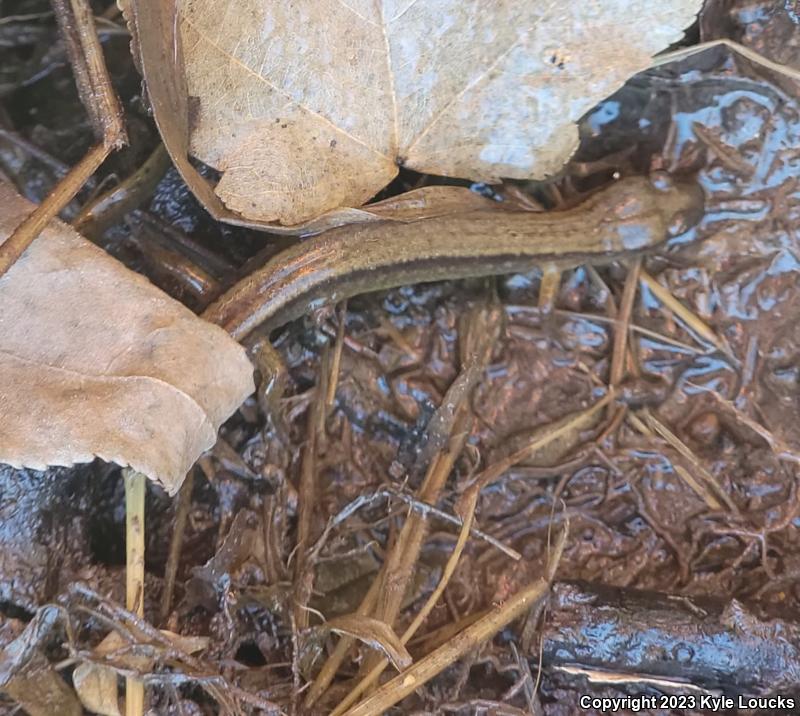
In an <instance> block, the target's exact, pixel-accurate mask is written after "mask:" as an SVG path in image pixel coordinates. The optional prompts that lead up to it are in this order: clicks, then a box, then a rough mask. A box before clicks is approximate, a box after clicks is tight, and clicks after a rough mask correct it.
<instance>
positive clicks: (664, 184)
mask: <svg viewBox="0 0 800 716" xmlns="http://www.w3.org/2000/svg"><path fill="white" fill-rule="evenodd" d="M650 183H651V184H652V185H653V188H654V189H656V190H658V191H663V192H667V191H670V190H671V189H674V188H675V182H674V181H672V177H671V176H670V175H669V174H667V173H666V172H664V171H655V172H653V173H652V174H651V175H650Z"/></svg>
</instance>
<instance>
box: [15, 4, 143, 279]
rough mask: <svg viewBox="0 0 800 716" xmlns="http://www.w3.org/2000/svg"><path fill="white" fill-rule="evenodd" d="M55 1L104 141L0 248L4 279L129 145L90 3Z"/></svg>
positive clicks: (81, 89) (80, 88)
mask: <svg viewBox="0 0 800 716" xmlns="http://www.w3.org/2000/svg"><path fill="white" fill-rule="evenodd" d="M51 3H52V5H53V10H54V11H55V13H56V19H57V20H58V25H59V29H60V30H61V35H62V37H63V38H64V44H65V46H66V48H67V55H68V56H69V60H70V64H71V65H72V70H73V73H74V75H75V83H76V85H77V86H78V93H79V94H80V97H81V101H82V102H83V105H84V107H86V111H87V113H88V114H89V119H90V120H91V122H92V126H93V127H94V131H95V135H96V137H97V138H98V139H100V140H101V141H100V142H99V143H98V144H96V145H95V146H94V147H92V148H91V149H90V150H89V152H88V153H87V154H86V156H85V157H84V158H83V159H81V161H80V162H78V163H77V164H76V165H75V166H74V167H73V168H72V169H71V170H70V171H69V172H68V173H67V175H66V176H65V177H64V178H63V179H62V180H61V181H60V182H59V183H58V184H56V186H55V188H54V189H53V191H51V192H50V194H49V195H48V196H47V198H46V199H45V200H44V201H43V202H42V203H41V204H40V205H39V206H38V207H37V208H36V209H35V210H34V211H33V213H31V215H30V216H28V218H27V219H25V220H24V221H23V222H22V223H21V224H20V225H19V226H18V227H17V228H16V229H15V230H14V233H13V234H11V236H10V237H9V238H8V240H7V241H6V242H5V243H4V244H2V245H1V246H0V277H2V276H3V274H5V273H6V271H8V269H10V268H11V267H12V266H13V265H14V263H16V261H17V259H19V257H20V256H22V254H23V253H24V251H25V249H27V248H28V246H30V244H31V242H33V240H34V239H35V238H36V237H37V236H38V235H39V234H40V233H41V232H42V230H43V229H44V227H45V226H47V224H48V223H50V220H51V219H53V218H54V217H55V216H56V214H58V212H59V211H61V209H63V208H64V207H65V206H66V205H67V204H68V203H69V202H70V201H71V200H72V198H73V197H74V196H75V195H76V194H77V193H78V191H79V190H80V188H81V187H82V186H83V185H84V184H85V183H86V181H87V180H88V179H89V177H91V176H92V174H94V172H95V171H96V170H97V168H98V167H99V166H100V165H101V164H102V163H103V160H104V159H105V158H106V157H107V156H108V155H109V153H110V152H111V151H112V150H114V149H118V148H119V147H121V146H123V145H124V144H125V143H126V142H127V137H126V135H125V125H124V124H123V119H122V109H121V107H120V104H119V100H118V99H117V96H116V94H114V90H113V88H112V87H111V79H110V78H109V75H108V70H107V69H106V65H105V60H104V59H103V51H102V49H101V47H100V41H99V40H98V39H97V33H96V31H95V26H94V16H93V15H92V9H91V7H90V6H89V2H88V0H51Z"/></svg>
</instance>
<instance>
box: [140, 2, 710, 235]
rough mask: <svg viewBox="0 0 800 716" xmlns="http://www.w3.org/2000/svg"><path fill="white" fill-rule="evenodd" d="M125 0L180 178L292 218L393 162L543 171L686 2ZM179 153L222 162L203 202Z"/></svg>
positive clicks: (474, 174) (255, 212)
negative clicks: (217, 178)
mask: <svg viewBox="0 0 800 716" xmlns="http://www.w3.org/2000/svg"><path fill="white" fill-rule="evenodd" d="M131 4H132V7H131V8H130V11H131V12H130V13H129V15H130V14H132V16H133V17H134V18H135V19H136V22H135V29H136V32H137V36H138V38H139V43H140V46H139V49H140V51H141V65H142V68H143V71H144V74H145V78H146V80H147V83H148V91H149V94H150V97H151V99H152V100H153V106H154V110H155V114H156V119H157V122H158V124H159V127H160V129H161V131H162V135H163V136H164V140H165V142H166V144H167V147H168V149H169V150H170V153H171V154H172V156H173V159H175V161H176V163H177V164H178V166H179V168H180V169H181V171H182V173H183V174H184V177H185V178H187V181H188V182H189V184H190V185H191V186H192V187H193V189H194V190H195V191H197V192H198V194H199V195H200V197H201V199H202V200H203V201H204V203H206V204H207V205H208V206H209V207H210V208H211V209H212V210H215V209H217V210H219V209H222V211H219V212H217V215H218V216H219V217H220V218H226V215H227V217H228V218H229V217H231V216H235V215H237V214H238V215H239V216H240V218H241V219H242V220H244V221H251V222H252V221H255V222H264V223H266V222H272V221H279V222H280V223H282V224H295V223H298V222H303V221H306V220H309V219H312V218H314V217H317V216H320V215H322V214H324V213H325V212H336V211H337V210H338V209H339V208H341V207H357V206H359V205H361V204H363V203H364V202H365V201H367V200H368V199H369V198H370V197H372V196H373V195H374V194H375V193H376V192H377V191H378V190H380V189H381V188H382V187H383V186H384V185H385V184H387V183H388V182H389V181H390V180H391V179H392V178H393V177H394V176H395V175H396V174H397V166H398V165H399V164H403V165H405V166H408V167H411V168H412V169H416V170H418V171H422V172H430V173H434V174H442V175H447V176H458V177H465V178H469V179H473V180H496V179H498V178H499V177H510V178H518V179H522V178H541V177H544V176H546V175H548V174H551V173H553V172H555V171H556V170H558V169H559V168H560V167H561V166H562V164H563V163H564V162H565V160H566V159H567V158H568V157H569V155H570V154H571V153H572V151H573V150H574V148H575V145H576V142H577V130H576V126H575V122H576V120H578V119H579V118H580V116H581V115H583V114H584V113H585V112H586V111H587V110H588V109H590V108H591V107H592V106H593V105H594V104H595V103H596V102H597V101H599V100H600V99H602V98H603V97H606V96H607V95H609V94H610V93H611V92H613V91H614V90H615V89H617V88H618V87H619V86H620V85H621V84H622V83H623V82H624V81H625V80H626V79H628V78H629V77H630V76H631V75H633V74H634V73H636V72H638V71H640V70H642V69H644V68H645V67H647V66H648V64H649V62H650V59H651V57H652V56H653V54H655V53H656V52H658V51H660V50H662V49H664V48H665V47H667V46H668V45H669V44H670V43H672V42H675V41H677V40H679V39H680V38H681V36H682V31H683V29H684V28H685V27H686V26H688V25H689V24H691V22H692V21H693V20H694V18H695V15H696V13H697V12H698V10H699V9H700V6H701V4H702V3H701V2H700V0H664V1H663V2H659V3H651V2H643V0H633V1H631V0H603V1H602V2H588V3H565V2H557V1H555V0H496V1H494V2H488V3H487V2H483V3H478V2H464V0H425V1H424V2H423V1H422V0H359V1H358V2H355V1H348V2H343V0H295V1H294V2H291V3H286V2H281V0H185V1H184V2H181V3H179V4H178V5H177V6H176V5H175V4H173V3H149V2H143V1H142V0H136V1H133V0H131ZM153 6H161V7H153ZM173 71H174V72H175V73H177V74H176V76H175V77H174V78H172V79H170V78H169V75H170V74H171V72H173ZM187 97H188V99H187ZM187 150H191V153H192V154H193V155H194V156H196V157H197V158H199V159H202V160H203V161H204V162H206V163H208V164H210V165H211V166H213V167H215V168H217V169H218V170H220V172H222V177H221V179H220V181H219V183H218V184H217V186H216V187H215V190H214V191H215V192H216V193H215V194H213V197H214V198H213V199H212V198H210V197H211V195H212V192H211V191H210V189H209V186H208V185H207V184H205V187H204V188H201V187H200V186H199V185H198V180H200V177H199V174H198V173H197V172H196V171H195V170H193V169H191V168H190V165H189V163H188V161H187V160H186V157H185V153H186V151H187Z"/></svg>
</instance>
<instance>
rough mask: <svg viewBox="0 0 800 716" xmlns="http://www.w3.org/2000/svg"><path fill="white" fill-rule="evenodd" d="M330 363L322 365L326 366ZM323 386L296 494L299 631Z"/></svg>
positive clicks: (307, 578)
mask: <svg viewBox="0 0 800 716" xmlns="http://www.w3.org/2000/svg"><path fill="white" fill-rule="evenodd" d="M326 362H327V361H323V364H324V363H326ZM323 389H324V387H323V386H318V388H317V390H316V391H315V392H314V397H313V398H312V401H311V405H310V406H309V408H308V421H307V423H308V428H307V432H308V434H307V437H306V445H305V450H304V451H303V459H302V463H301V466H300V485H299V488H298V491H297V493H298V494H297V504H298V516H297V547H296V552H295V569H294V585H295V589H294V592H295V605H294V619H295V623H296V625H297V629H298V630H303V629H306V628H308V610H307V609H306V605H307V604H308V599H309V597H310V596H311V579H312V578H313V571H312V570H311V569H310V565H309V564H308V550H309V547H310V546H311V544H312V541H313V540H312V538H311V529H312V526H313V516H314V505H315V504H316V491H317V490H316V473H317V444H318V438H319V435H320V413H322V414H323V415H324V396H323Z"/></svg>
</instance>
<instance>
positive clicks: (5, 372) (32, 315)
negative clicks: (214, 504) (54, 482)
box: [0, 182, 254, 492]
mask: <svg viewBox="0 0 800 716" xmlns="http://www.w3.org/2000/svg"><path fill="white" fill-rule="evenodd" d="M31 208H32V205H31V204H30V203H29V202H27V201H25V200H24V199H23V198H22V197H20V196H18V195H17V194H16V193H15V192H14V191H13V189H11V187H9V186H8V185H7V184H3V183H1V182H0V243H2V242H3V241H5V240H6V239H7V238H8V235H9V234H10V233H11V231H12V230H13V228H14V227H15V226H16V225H17V224H19V222H20V221H21V220H22V219H23V218H24V217H25V216H26V215H27V214H28V213H29V212H30V211H31ZM0 306H2V311H0V462H5V463H8V464H10V465H12V466H14V467H30V468H35V469H43V468H44V467H46V466H48V465H72V464H74V463H78V462H88V461H90V460H92V459H93V458H94V457H95V456H97V457H100V458H102V459H104V460H107V461H109V462H116V463H118V464H120V465H130V466H131V467H133V468H134V469H136V470H139V471H140V472H142V473H144V474H145V475H147V476H148V477H150V478H151V479H153V480H157V481H158V482H160V483H161V484H163V485H164V487H165V488H166V489H167V490H169V491H170V492H175V491H176V490H177V489H178V487H179V486H180V484H181V482H182V481H183V478H184V476H185V474H186V472H187V470H188V469H189V467H191V465H192V463H193V462H194V461H195V460H196V459H197V458H198V457H199V456H200V454H201V453H202V452H203V451H204V450H207V449H208V448H209V447H211V445H213V444H214V442H215V440H216V434H217V429H218V428H219V425H220V424H221V423H222V421H223V420H225V419H226V418H227V417H228V416H229V415H230V414H231V413H232V412H233V411H234V410H236V408H237V407H238V406H239V405H240V404H241V402H242V401H243V400H244V399H245V398H246V397H247V396H248V395H249V394H250V393H251V392H252V391H253V387H254V386H253V370H252V366H251V364H250V362H249V360H248V359H247V356H246V354H245V351H244V349H243V348H242V347H241V346H239V345H238V344H237V343H235V342H234V341H233V340H232V339H231V338H230V337H229V336H228V334H227V333H225V332H224V331H223V330H222V329H220V328H218V327H217V326H213V325H211V324H208V323H206V322H205V321H202V320H200V319H199V318H197V317H196V316H195V315H194V314H193V313H192V312H191V311H189V310H188V309H186V308H184V307H183V306H181V305H180V304H179V303H177V302H176V301H173V300H172V299H171V298H169V297H168V296H166V295H165V294H163V293H162V292H161V291H159V290H158V289H157V288H155V287H154V286H153V285H151V284H150V283H149V282H148V281H147V280H146V279H144V278H143V277H141V276H139V275H137V274H135V273H133V272H132V271H129V270H128V269H126V268H125V267H124V266H122V264H120V263H119V262H117V261H116V260H115V259H113V258H111V257H110V256H108V255H107V254H106V253H104V252H103V251H101V250H100V249H98V248H97V247H96V246H94V245H93V244H91V243H90V242H88V241H86V240H85V239H83V238H82V237H80V236H79V235H78V234H76V233H75V232H74V231H73V230H72V229H70V228H69V227H67V226H66V225H64V224H62V223H61V222H53V223H51V224H50V226H49V227H48V228H47V229H45V231H44V232H43V234H42V236H41V238H39V239H37V240H36V241H35V242H34V243H33V245H32V246H31V247H30V248H29V249H28V250H27V251H26V252H25V254H24V255H23V257H22V258H21V259H20V260H19V261H18V262H17V263H16V264H15V265H14V266H13V267H12V268H11V270H10V271H9V272H8V273H7V274H5V275H4V276H3V277H2V279H0Z"/></svg>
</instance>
